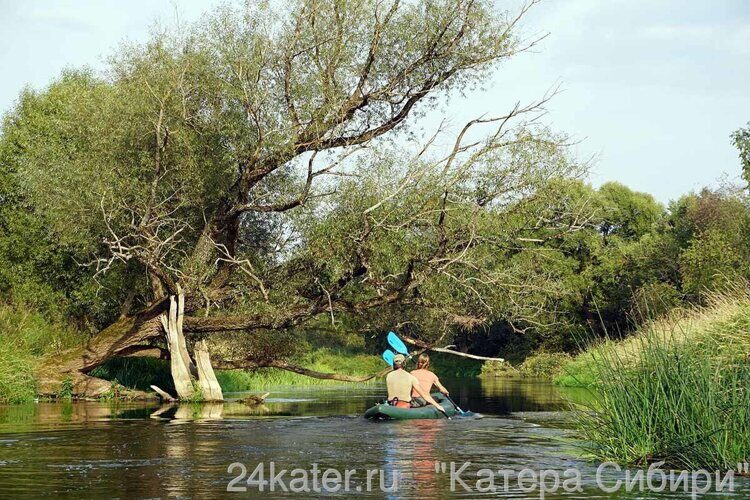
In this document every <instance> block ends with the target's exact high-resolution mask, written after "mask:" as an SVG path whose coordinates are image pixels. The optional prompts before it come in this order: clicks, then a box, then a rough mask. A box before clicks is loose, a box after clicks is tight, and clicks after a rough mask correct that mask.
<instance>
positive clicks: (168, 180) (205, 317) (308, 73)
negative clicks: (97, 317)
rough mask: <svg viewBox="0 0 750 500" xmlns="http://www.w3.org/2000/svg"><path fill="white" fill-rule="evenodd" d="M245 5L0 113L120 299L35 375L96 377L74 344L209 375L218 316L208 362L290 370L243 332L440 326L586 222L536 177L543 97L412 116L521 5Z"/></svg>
mask: <svg viewBox="0 0 750 500" xmlns="http://www.w3.org/2000/svg"><path fill="white" fill-rule="evenodd" d="M260 4H261V6H255V7H249V6H244V7H232V6H229V7H224V8H221V9H219V10H217V11H216V12H214V13H213V14H211V15H210V16H206V17H205V18H204V19H203V20H202V21H201V22H200V23H198V24H196V25H195V26H192V27H191V28H188V29H185V28H182V29H180V30H171V31H158V30H157V31H156V32H155V34H154V35H153V36H152V38H151V39H150V40H149V41H148V42H147V43H146V44H143V45H125V46H123V47H121V48H120V49H119V50H118V51H117V53H116V55H115V56H113V57H112V58H111V59H110V61H109V64H108V67H107V71H106V72H105V73H103V74H101V75H99V74H94V73H93V72H91V71H67V72H65V73H64V74H63V75H62V76H61V77H60V78H59V79H58V80H57V81H55V82H54V83H52V84H51V85H50V86H49V88H47V89H46V90H44V91H42V92H33V91H27V92H25V93H24V94H23V95H22V96H21V99H20V100H19V104H18V106H17V107H16V109H15V110H14V111H13V112H12V113H11V114H10V115H9V116H8V117H7V119H6V123H5V127H4V130H3V140H4V141H6V143H9V144H11V146H12V147H11V149H12V154H11V155H9V156H7V155H6V156H7V157H8V158H10V159H9V160H8V162H9V165H6V167H9V168H10V169H11V170H12V171H13V172H14V175H15V176H17V178H18V179H19V182H21V183H22V185H23V186H24V189H25V192H26V193H27V196H28V199H29V200H30V201H29V202H30V203H31V204H32V205H33V206H34V209H35V210H36V211H37V213H38V214H39V216H40V217H44V218H45V220H47V221H49V231H50V233H51V234H53V235H54V237H55V238H56V240H57V241H58V242H59V244H60V245H65V246H66V247H67V248H72V249H74V250H75V253H76V255H78V256H79V260H80V262H79V263H80V265H81V270H82V272H89V273H90V275H91V279H93V280H97V281H98V282H100V283H101V287H102V293H105V292H106V293H107V294H108V297H115V298H117V300H118V304H117V305H116V306H113V307H117V309H118V313H119V318H118V319H116V320H114V321H113V322H112V323H111V324H110V325H109V326H106V327H105V328H103V329H102V330H101V331H100V332H99V333H98V334H96V335H94V336H93V337H92V338H91V339H90V340H89V341H88V343H87V344H86V345H84V346H81V347H80V348H75V349H71V350H68V351H65V352H62V353H60V354H58V355H56V356H54V357H51V358H49V359H46V360H44V362H43V363H42V365H41V367H40V372H39V377H40V382H41V384H40V392H42V393H54V392H55V391H57V390H58V389H59V387H60V383H61V381H62V380H65V379H66V378H71V379H72V380H73V382H74V384H75V391H76V393H77V394H80V395H97V394H100V393H102V392H103V391H105V390H107V388H108V387H109V382H107V381H104V380H100V379H97V378H95V377H92V376H90V375H89V373H90V372H91V370H93V369H94V368H95V367H97V366H99V365H101V364H102V363H104V362H106V361H107V360H109V359H111V358H113V357H118V356H134V355H153V354H154V353H161V354H162V355H163V356H165V357H169V358H171V360H172V361H171V363H172V369H173V374H175V385H176V389H177V392H178V395H179V396H181V397H187V396H190V395H191V394H190V393H191V391H192V390H193V388H192V387H191V380H190V377H194V376H195V375H194V374H195V373H196V371H198V372H201V377H202V376H203V375H205V374H206V373H207V372H208V379H207V383H206V384H205V387H203V389H204V391H209V392H210V391H211V390H212V387H211V384H210V382H211V377H210V372H211V363H210V361H208V354H207V349H209V348H210V346H211V345H212V344H211V342H212V340H213V339H215V338H217V337H221V336H224V338H225V340H227V341H229V344H230V346H229V347H230V348H228V349H222V350H221V352H219V351H215V352H213V354H212V357H213V364H214V366H216V367H221V368H246V367H257V366H277V367H281V368H286V369H293V370H298V371H299V370H300V368H299V367H294V366H293V365H289V364H288V363H286V362H285V361H284V360H283V359H277V358H275V357H273V356H272V355H269V354H268V352H267V351H263V350H262V349H260V350H258V349H244V348H243V342H244V340H243V339H251V338H253V336H255V335H257V334H258V333H259V332H266V336H267V337H270V338H273V337H274V335H278V336H283V334H284V332H288V331H291V330H294V329H295V328H299V327H300V326H301V325H303V324H304V323H306V322H309V321H311V320H320V319H321V318H327V320H329V321H333V322H335V321H336V320H337V318H340V317H354V318H356V317H365V316H368V315H369V316H370V317H376V316H378V315H388V317H395V316H399V317H403V318H404V321H410V322H420V321H421V322H424V324H430V325H438V324H440V325H448V327H450V325H452V324H463V325H466V324H469V325H478V324H482V323H483V322H487V321H492V320H494V319H497V318H498V317H500V316H503V315H512V314H515V315H516V316H518V317H520V316H521V315H526V316H527V317H530V318H531V317H534V313H535V311H538V310H541V309H542V308H544V307H545V304H546V303H545V299H544V297H546V296H547V295H548V294H549V293H550V292H552V291H553V290H554V276H552V275H551V274H553V273H550V272H548V271H545V272H544V273H543V274H541V273H538V272H535V269H537V266H535V265H534V260H535V259H543V258H544V256H543V252H542V253H536V252H535V250H536V249H537V247H538V246H539V243H540V242H543V241H544V240H545V239H547V238H554V237H556V236H558V235H560V234H561V233H562V232H565V231H570V230H571V229H573V230H574V229H575V228H577V227H580V225H581V224H582V223H583V221H582V220H581V219H580V218H579V217H578V215H577V213H578V209H579V208H580V207H578V206H576V204H575V203H571V202H568V200H565V199H561V197H560V196H559V191H558V189H557V188H558V187H559V183H560V182H563V181H564V179H565V178H570V177H571V176H575V175H577V174H578V173H580V170H581V167H580V166H579V165H578V164H576V163H575V162H574V161H572V160H570V159H569V157H568V156H567V155H566V152H565V144H564V142H565V141H564V138H563V137H560V136H558V135H555V134H553V133H551V132H549V131H548V130H546V129H545V128H544V127H542V126H540V125H539V124H538V118H539V116H540V114H541V112H542V111H543V106H544V104H545V102H546V100H547V98H548V97H549V96H543V97H542V98H541V99H540V100H539V101H537V102H534V103H531V104H529V105H517V106H515V107H513V108H511V109H508V110H504V111H503V110H493V109H488V110H487V114H486V115H483V116H481V117H478V118H476V119H475V120H472V121H470V122H468V123H466V124H455V123H454V124H449V123H448V121H443V122H440V123H438V122H439V120H428V119H426V118H424V119H421V120H420V118H422V117H424V116H425V115H428V114H429V113H428V112H429V111H430V110H431V109H433V108H435V107H437V106H440V105H441V103H443V102H444V99H446V98H460V96H461V93H462V92H463V91H465V90H467V89H471V88H473V87H475V86H477V85H480V84H482V82H483V81H485V80H486V78H487V76H488V75H489V74H490V72H492V71H493V70H495V69H496V68H497V67H498V65H499V64H500V63H502V62H503V61H505V60H507V59H508V58H510V57H512V56H513V55H515V54H517V53H519V52H521V51H523V50H525V49H527V48H529V47H531V46H533V45H534V44H535V43H536V42H537V41H538V38H533V37H532V38H528V37H524V36H522V35H519V34H518V33H517V31H518V26H519V20H520V19H521V17H522V16H523V14H524V13H525V12H526V11H527V10H528V7H529V5H527V6H521V7H516V8H515V9H516V10H515V11H509V12H502V11H500V10H499V8H498V7H497V6H496V5H495V3H494V2H492V1H489V0H488V1H485V0H415V1H397V0H395V1H392V0H348V1H340V0H327V1H315V0H300V1H290V2H288V3H286V4H284V5H283V6H279V5H275V6H274V7H268V5H267V4H266V3H263V2H262V3H260ZM274 4H275V2H274ZM488 108H492V106H488ZM438 118H439V117H438ZM420 124H421V128H420ZM561 179H562V180H561ZM540 252H541V250H540ZM113 274H115V275H117V276H120V277H123V276H124V277H125V278H123V279H119V280H112V279H108V276H112V275H113ZM113 288H114V291H113ZM508 317H510V316H508ZM183 332H184V333H183ZM268 332H271V333H270V334H269V333H268ZM225 346H226V343H225ZM190 350H193V351H194V354H193V355H191V354H190ZM264 352H265V354H264ZM206 363H208V365H207V366H206ZM201 365H202V366H201ZM201 368H202V370H201ZM303 372H304V370H303ZM193 387H194V386H193Z"/></svg>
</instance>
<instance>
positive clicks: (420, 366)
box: [417, 352, 430, 370]
mask: <svg viewBox="0 0 750 500" xmlns="http://www.w3.org/2000/svg"><path fill="white" fill-rule="evenodd" d="M429 367H430V356H429V354H427V353H426V352H424V353H422V354H420V355H419V358H418V359H417V370H426V369H428V368H429Z"/></svg>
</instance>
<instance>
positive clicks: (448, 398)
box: [443, 394, 466, 413]
mask: <svg viewBox="0 0 750 500" xmlns="http://www.w3.org/2000/svg"><path fill="white" fill-rule="evenodd" d="M443 396H445V399H447V400H448V401H450V402H451V404H452V405H453V406H455V407H456V409H457V410H458V413H466V412H465V411H463V410H462V409H461V408H460V407H459V406H458V405H457V404H456V402H455V401H453V400H452V399H451V397H450V396H448V395H447V394H443Z"/></svg>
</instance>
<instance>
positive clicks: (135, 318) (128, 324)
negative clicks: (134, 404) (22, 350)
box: [37, 300, 169, 397]
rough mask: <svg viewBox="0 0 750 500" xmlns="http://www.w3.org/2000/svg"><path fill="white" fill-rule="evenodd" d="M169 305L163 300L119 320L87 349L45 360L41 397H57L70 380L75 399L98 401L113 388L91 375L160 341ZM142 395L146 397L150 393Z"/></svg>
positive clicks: (41, 371)
mask: <svg viewBox="0 0 750 500" xmlns="http://www.w3.org/2000/svg"><path fill="white" fill-rule="evenodd" d="M168 304H169V302H168V301H166V300H159V301H157V302H155V303H153V304H151V305H150V306H149V307H147V308H146V309H145V310H143V311H140V312H138V313H136V314H134V315H132V316H125V317H122V318H120V319H118V320H117V321H115V322H114V323H112V324H111V325H110V326H108V327H107V328H105V329H104V330H102V331H101V332H99V333H98V334H97V335H96V336H94V337H92V338H91V339H89V340H88V342H86V343H85V344H84V345H81V346H77V347H73V348H71V349H67V350H65V351H63V352H60V353H56V354H53V355H51V356H48V357H46V358H45V359H43V360H42V362H41V363H40V364H39V367H38V369H37V380H38V387H37V391H38V392H39V394H40V395H43V396H53V395H56V394H57V393H58V392H59V391H60V388H61V385H62V383H63V381H64V380H67V379H69V380H72V381H73V384H74V395H75V396H83V397H98V396H100V395H101V394H102V393H103V392H106V390H107V389H108V388H109V387H110V386H111V384H110V383H109V382H108V381H106V380H102V379H97V378H95V377H91V376H89V375H87V373H88V372H90V371H91V370H93V369H94V368H96V367H97V366H99V365H101V364H103V363H104V362H106V361H107V360H109V359H111V358H114V357H118V356H128V355H130V354H131V353H132V352H133V350H134V348H136V347H138V346H139V345H143V344H144V343H145V342H147V341H150V340H152V339H155V338H158V337H160V336H161V335H162V327H161V324H160V322H159V315H160V314H161V313H162V312H163V311H165V310H166V308H167V307H168ZM94 381H96V382H94ZM138 395H139V396H143V397H145V396H146V393H140V394H138Z"/></svg>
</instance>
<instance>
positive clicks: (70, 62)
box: [0, 0, 750, 202]
mask: <svg viewBox="0 0 750 500" xmlns="http://www.w3.org/2000/svg"><path fill="white" fill-rule="evenodd" d="M217 3H219V2H218V1H215V0H173V1H169V0H128V1H127V2H123V1H120V0H0V112H5V111H7V110H9V109H11V108H12V106H13V104H14V102H15V100H16V98H17V97H18V94H19V92H20V91H21V89H23V88H24V86H27V85H31V86H32V87H34V88H43V87H44V86H45V85H46V84H47V83H49V82H50V81H51V80H52V79H53V78H54V77H55V76H56V75H58V74H59V73H60V71H61V70H62V69H63V68H65V67H80V66H83V65H89V66H92V67H94V68H102V67H103V66H104V64H105V63H104V59H105V57H106V56H107V55H108V54H111V53H112V52H113V51H114V50H115V49H116V48H117V46H118V44H119V43H120V42H122V41H124V40H129V41H141V40H145V39H146V38H147V37H148V33H149V29H150V27H151V26H153V24H154V23H155V22H156V21H159V22H162V23H164V24H174V23H175V22H176V21H177V20H178V21H179V22H181V23H189V22H191V21H193V20H196V19H198V18H199V17H200V16H201V14H202V13H203V12H205V11H206V10H208V9H210V8H211V6H212V5H216V4H217ZM519 6H520V2H517V1H498V8H501V9H505V8H508V9H511V10H516V9H518V8H519ZM523 31H524V33H525V34H527V35H529V36H533V35H534V34H542V33H549V35H548V36H547V38H546V39H545V40H544V41H543V43H542V44H541V45H540V46H538V47H537V48H536V49H535V50H534V52H533V53H525V54H521V55H519V56H517V57H515V58H513V59H511V60H509V61H507V62H505V63H504V64H503V65H502V66H501V67H500V68H499V69H498V70H497V72H496V73H495V74H494V75H493V76H492V78H491V80H490V81H489V82H488V83H487V84H486V85H485V86H484V88H483V89H480V90H476V91H472V92H470V93H469V94H468V95H467V96H466V98H465V99H454V100H452V101H451V102H450V103H449V104H448V105H447V106H446V107H444V108H441V109H439V110H438V111H437V113H440V114H442V113H444V114H445V115H446V116H447V117H449V119H450V120H451V123H463V122H464V121H466V120H468V119H471V118H474V117H475V116H477V115H479V114H482V113H489V114H490V115H492V114H500V113H501V112H502V111H507V110H508V109H509V108H510V107H512V106H513V104H514V103H515V102H517V101H520V102H522V103H524V102H528V101H532V100H534V99H538V98H539V97H541V96H542V95H543V94H544V93H545V92H546V91H547V90H549V89H550V88H551V87H553V86H555V85H558V84H559V85H560V88H561V90H562V92H561V93H560V94H559V95H557V96H556V97H555V98H554V99H553V100H552V102H551V103H550V104H549V105H548V106H547V109H548V113H547V115H545V117H544V118H543V120H544V122H545V123H546V124H548V125H549V126H550V127H551V128H552V129H554V130H558V131H561V132H565V133H567V134H569V135H571V136H572V137H573V138H574V139H575V140H576V141H577V145H576V146H575V154H577V155H578V156H580V157H581V158H588V157H591V156H593V157H595V161H594V163H593V166H592V173H591V175H590V180H591V181H592V182H593V183H594V184H595V185H599V184H601V183H602V182H606V181H618V182H622V183H623V184H625V185H627V186H629V187H631V188H633V189H637V190H639V191H646V192H649V193H651V194H653V195H654V196H655V197H656V198H657V199H658V200H660V201H662V202H668V201H669V200H670V199H674V198H677V197H679V196H680V195H681V194H684V193H686V192H689V191H691V190H699V189H700V188H702V187H703V186H716V185H717V184H718V182H719V180H720V179H722V178H725V179H728V180H730V181H732V180H736V181H739V175H740V162H739V159H738V155H737V151H736V150H735V149H734V148H733V147H732V145H731V142H730V139H729V134H730V133H731V132H732V131H733V130H736V129H737V128H739V127H742V126H745V125H746V124H747V123H748V122H750V92H748V88H750V0H716V1H709V0H703V1H700V0H606V1H605V0H543V1H542V2H541V3H540V4H539V5H536V6H535V7H534V8H532V9H531V11H530V12H529V13H528V14H527V16H526V17H525V21H524V23H523ZM440 118H442V116H440Z"/></svg>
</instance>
